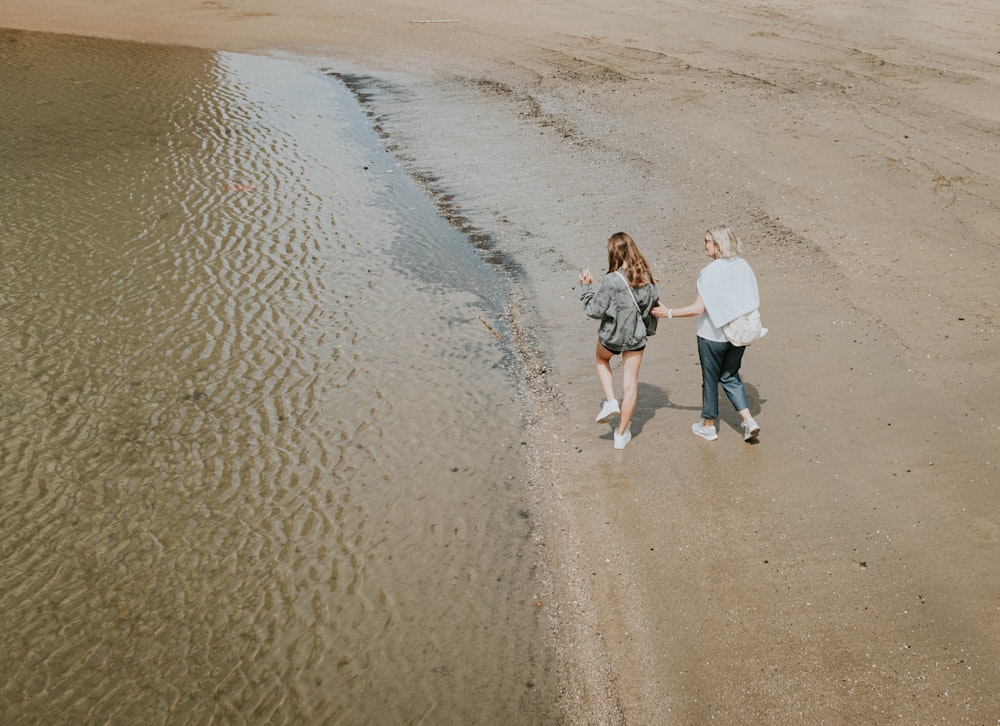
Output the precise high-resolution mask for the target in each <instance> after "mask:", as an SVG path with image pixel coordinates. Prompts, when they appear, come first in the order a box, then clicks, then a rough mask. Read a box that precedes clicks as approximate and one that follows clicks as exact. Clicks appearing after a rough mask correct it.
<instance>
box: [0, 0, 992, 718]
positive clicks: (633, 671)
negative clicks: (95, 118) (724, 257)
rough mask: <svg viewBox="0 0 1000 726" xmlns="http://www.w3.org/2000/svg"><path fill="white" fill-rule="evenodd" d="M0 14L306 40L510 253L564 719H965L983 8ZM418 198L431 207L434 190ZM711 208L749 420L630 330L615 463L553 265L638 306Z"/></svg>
mask: <svg viewBox="0 0 1000 726" xmlns="http://www.w3.org/2000/svg"><path fill="white" fill-rule="evenodd" d="M0 26H3V27H13V28H24V29H31V30H47V31H58V32H70V33H79V34H86V35H94V36H102V37H112V38H122V39H134V40H146V41H154V42H168V43H180V44H187V45H198V46H205V47H213V48H220V49H228V50H236V51H246V52H259V53H271V54H295V55H298V56H303V57H308V58H314V59H316V62H317V64H322V65H324V67H329V68H332V69H336V70H343V71H345V72H358V71H364V70H366V69H367V71H370V72H371V73H372V74H374V75H377V76H380V77H383V78H386V79H395V80H398V81H399V82H400V84H401V86H402V87H404V88H406V89H407V95H406V96H405V98H406V100H405V101H403V102H400V101H399V99H396V101H395V102H394V103H393V104H388V103H386V104H383V105H380V102H379V100H378V99H374V100H373V101H372V104H373V110H374V111H373V112H374V113H376V114H377V115H378V121H379V125H380V127H381V128H382V129H383V130H384V131H385V132H386V133H388V134H389V135H390V138H391V139H392V142H393V144H395V145H396V146H397V148H398V150H400V151H401V153H403V156H404V159H405V161H406V163H407V164H408V165H409V166H410V168H411V169H413V171H414V172H415V173H416V174H418V175H422V176H423V178H425V179H427V180H428V182H429V186H430V187H431V188H432V189H433V190H434V191H436V192H437V193H438V194H440V195H445V194H449V195H454V197H453V198H452V199H451V204H452V205H454V206H453V208H454V209H455V210H456V211H457V212H460V213H461V215H462V217H463V219H462V223H463V224H465V225H468V226H469V227H470V228H473V229H475V230H478V231H480V232H482V233H483V234H485V235H488V236H489V237H490V238H491V239H492V240H494V241H495V243H496V244H497V246H498V247H499V248H500V249H502V250H503V251H504V252H506V253H508V254H510V255H512V256H513V257H514V258H515V259H516V260H517V261H518V262H519V263H520V264H521V265H523V266H524V268H525V269H526V279H525V280H524V286H523V288H522V289H523V290H525V291H527V292H526V297H525V299H524V300H522V303H523V305H522V306H521V308H520V312H519V313H518V317H517V318H516V319H515V320H514V322H515V323H516V328H517V330H518V335H519V343H520V344H521V346H522V347H523V349H524V351H525V354H526V364H527V373H528V379H529V381H530V383H531V394H532V401H533V406H534V407H535V408H536V412H535V413H536V416H537V424H536V425H534V426H533V427H532V431H531V432H530V433H531V436H532V440H533V442H534V443H535V444H536V446H535V448H534V450H535V451H536V456H537V462H536V463H537V465H538V467H539V472H540V474H539V480H538V482H537V486H536V488H535V495H536V497H537V501H536V502H535V505H536V511H537V516H538V518H539V520H540V522H541V526H542V531H543V533H544V534H543V536H542V537H541V538H540V542H539V544H540V546H541V547H542V548H543V551H544V552H545V553H546V560H547V564H548V574H549V587H550V592H548V593H547V595H546V605H547V607H548V608H549V610H550V612H551V616H552V623H553V634H554V639H555V643H556V644H557V646H558V648H559V650H560V653H561V655H562V679H563V686H564V687H563V692H562V694H561V698H562V707H563V713H564V714H565V720H566V722H567V723H574V724H575V723H595V724H597V723H600V724H610V723H633V724H673V723H677V724H689V723H690V724H699V723H706V722H709V721H713V720H714V721H717V722H721V723H829V724H853V723H879V724H883V723H907V724H910V723H926V724H930V723H973V724H996V723H998V722H1000V578H998V577H997V563H998V562H1000V496H998V495H997V491H996V488H997V485H998V484H1000V474H998V463H1000V462H998V459H1000V446H998V444H1000V414H998V413H997V406H998V403H1000V385H998V383H997V375H998V373H1000V364H998V363H997V359H996V354H995V346H996V343H997V339H998V335H997V326H998V324H1000V319H998V316H1000V285H998V273H1000V266H998V261H1000V251H998V244H1000V239H998V233H997V230H998V229H1000V208H998V206H1000V180H998V176H1000V40H998V37H1000V14H998V12H997V7H996V3H995V2H992V0H989V1H988V0H971V2H962V3H958V2H933V3H932V2H930V1H929V0H911V1H908V2H903V1H902V0H900V1H899V2H891V1H889V0H885V1H882V0H869V1H868V2H860V1H858V0H850V1H848V2H840V3H810V2H792V1H790V0H775V1H774V2H767V1H764V2H754V3H745V2H733V1H732V0H723V1H722V2H712V3H708V2H699V1H698V0H661V1H658V2H654V1H653V0H638V1H637V2H626V3H599V2H579V1H577V2H568V0H541V1H532V2H528V1H527V0H512V1H511V2H507V3H491V2H480V1H470V0H465V2H446V1H445V0H439V1H437V2H433V1H428V2H409V3H386V2H382V1H381V0H364V1H363V2H362V1H361V0H343V1H342V2H338V3H336V4H332V3H328V2H323V1H322V0H283V1H282V2H276V1H275V0H246V1H245V2H239V3H232V4H230V3H227V2H224V1H220V2H208V1H206V2H188V1H185V0H161V1H159V2H153V0H132V1H131V2H128V3H125V2H121V1H112V0H89V1H88V0H75V1H74V0H61V1H60V0H5V2H4V4H3V7H2V9H0ZM442 199H444V197H443V196H442ZM723 219H726V220H729V221H731V222H732V223H733V224H734V225H735V226H736V228H737V230H738V231H739V232H740V234H741V236H742V237H743V238H744V240H745V242H746V244H747V248H748V250H747V255H746V256H747V257H748V259H749V260H750V261H751V263H752V264H753V266H754V268H755V270H756V271H757V274H758V279H759V281H760V284H761V288H762V296H763V308H762V313H763V316H764V320H765V324H766V325H768V327H770V329H771V334H770V335H769V336H768V337H767V338H766V339H765V340H764V341H762V343H761V344H760V345H758V346H755V347H754V348H752V349H751V350H750V351H749V352H748V354H747V356H746V359H745V364H744V377H745V379H746V381H747V384H748V393H749V394H750V396H751V408H752V410H753V411H754V413H755V415H756V417H757V419H758V421H759V422H760V423H761V425H762V427H763V432H762V435H761V437H760V442H759V443H758V444H755V445H747V444H745V443H744V442H743V441H742V439H741V437H740V436H739V434H738V432H737V421H738V418H737V417H736V416H735V414H734V413H733V412H732V411H731V407H729V405H728V402H726V401H725V400H723V401H722V411H723V421H722V425H721V432H720V438H719V440H718V441H716V442H713V443H708V442H705V441H702V440H700V439H696V438H695V437H693V436H692V435H691V434H690V431H689V425H690V423H691V422H692V421H694V420H695V419H696V418H697V416H698V412H699V410H700V374H699V370H698V366H697V358H696V355H695V336H694V325H693V323H692V322H691V321H690V320H675V321H669V322H668V321H663V322H662V323H661V326H660V333H659V334H658V335H657V337H656V338H654V339H653V340H652V342H651V344H650V346H649V349H648V353H647V356H646V359H645V361H644V363H643V369H642V375H641V380H642V384H641V387H640V404H639V411H638V412H637V415H636V419H635V422H634V424H633V432H634V434H635V438H634V440H633V442H632V443H631V444H630V445H629V447H628V448H627V449H625V450H624V451H614V450H613V449H612V446H611V439H610V432H609V430H608V429H607V427H602V426H599V425H595V424H593V423H592V416H593V415H594V413H595V412H596V410H597V407H598V401H599V398H600V389H599V387H598V384H597V380H596V376H595V374H594V371H593V361H592V350H593V341H594V335H595V331H596V326H595V324H594V323H593V321H589V320H586V319H585V318H583V316H582V312H581V308H580V304H579V301H578V298H577V296H578V291H577V290H576V289H575V287H574V286H575V283H576V276H577V270H578V268H580V267H583V266H589V267H591V268H592V269H602V265H603V263H604V261H605V260H604V254H603V241H604V240H605V239H606V238H607V236H608V235H609V234H610V233H612V232H614V231H617V230H618V229H624V230H626V231H629V232H631V233H633V235H634V236H635V237H636V239H637V240H638V241H639V243H640V245H641V246H642V247H643V249H644V250H645V251H646V252H647V255H648V257H649V259H650V261H651V262H652V263H653V265H654V267H655V269H656V271H657V273H658V275H659V277H660V278H661V290H662V291H663V292H664V298H665V299H666V300H667V302H668V303H669V304H672V305H675V306H676V305H682V304H686V303H688V302H690V300H691V299H692V298H693V294H694V283H693V281H694V277H695V275H696V274H697V271H698V269H699V268H700V267H701V266H702V264H703V263H704V261H705V260H704V259H703V258H702V257H701V244H700V240H701V234H702V231H703V229H704V228H705V227H707V226H708V225H710V224H712V223H715V222H717V221H720V220H723Z"/></svg>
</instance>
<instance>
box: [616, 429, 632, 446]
mask: <svg viewBox="0 0 1000 726" xmlns="http://www.w3.org/2000/svg"><path fill="white" fill-rule="evenodd" d="M631 440H632V430H631V429H625V433H623V434H621V435H620V436H619V434H618V432H617V431H615V448H616V449H624V448H625V447H626V446H628V442H629V441H631Z"/></svg>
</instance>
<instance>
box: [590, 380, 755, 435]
mask: <svg viewBox="0 0 1000 726" xmlns="http://www.w3.org/2000/svg"><path fill="white" fill-rule="evenodd" d="M743 388H744V389H745V390H746V393H747V403H748V404H749V405H750V415H751V416H757V415H758V414H759V413H760V410H761V405H762V404H764V403H766V402H767V401H766V400H764V399H762V398H761V397H760V394H759V392H758V391H757V389H756V388H755V387H754V386H752V385H751V384H749V383H747V382H746V381H744V382H743ZM661 408H673V409H676V410H678V411H696V412H697V414H701V389H700V388H698V389H697V390H696V391H695V404H694V405H690V406H684V405H681V404H679V403H675V402H674V401H672V400H671V398H670V393H669V391H668V390H667V389H665V388H661V387H660V386H654V385H653V384H652V383H643V382H641V381H640V382H639V400H638V401H637V402H636V406H635V413H633V414H632V435H633V436H636V435H637V434H640V433H642V429H643V427H644V426H645V425H646V423H647V422H649V421H651V420H652V419H653V418H654V417H655V416H656V412H657V411H658V410H660V409H661ZM696 417H697V416H696ZM699 420H700V419H699ZM693 422H694V419H692V423H693ZM723 422H724V423H725V424H726V425H728V426H730V427H731V428H732V429H733V430H734V431H737V432H738V433H739V434H740V435H742V434H743V429H742V428H740V424H741V423H742V422H743V419H741V418H740V415H739V414H738V413H737V412H736V411H735V410H734V409H733V407H732V404H730V403H729V399H728V398H726V394H725V392H724V391H723V390H722V389H721V388H720V389H719V421H718V424H719V425H721V424H722V423H723ZM613 431H614V427H612V430H611V431H609V432H608V433H607V434H605V435H603V436H601V438H602V439H611V438H613V436H612V433H613Z"/></svg>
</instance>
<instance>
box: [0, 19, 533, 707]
mask: <svg viewBox="0 0 1000 726" xmlns="http://www.w3.org/2000/svg"><path fill="white" fill-rule="evenodd" d="M0 48H2V49H3V51H2V55H0V74H2V76H0V77H2V78H3V79H4V81H3V85H4V88H5V96H6V98H5V103H4V109H3V110H0V148H2V152H3V158H4V159H5V160H7V161H6V162H5V163H7V166H8V168H6V169H4V170H2V171H0V175H2V176H0V198H2V200H3V201H2V202H0V204H2V212H3V214H2V216H3V228H2V231H0V234H2V237H0V245H2V253H3V254H2V255H0V271H2V286H0V346H2V353H3V355H2V357H0V375H2V376H3V379H4V382H5V383H4V389H3V398H2V407H0V416H2V419H0V491H2V494H3V502H4V506H3V507H2V508H0V564H2V567H0V614H2V616H3V620H4V624H5V625H4V632H3V634H2V635H0V654H2V658H0V722H3V723H156V724H168V723H169V724H177V723H254V724H256V723H324V724H326V723H352V724H353V723H415V722H427V723H476V722H482V723H486V722H492V723H495V722H511V723H544V722H545V721H547V720H548V719H549V718H550V710H549V707H548V706H546V703H547V702H551V701H552V700H553V696H552V694H551V693H550V692H546V687H547V686H548V685H549V684H550V681H549V680H548V679H549V676H548V675H547V674H548V673H549V672H550V671H551V662H550V661H549V656H548V655H547V651H545V650H544V648H543V647H542V646H541V645H540V640H541V639H540V638H539V637H538V636H539V633H540V632H541V627H542V625H541V623H540V620H539V615H538V613H536V612H534V610H535V608H534V602H533V597H532V594H531V587H532V583H531V575H530V571H529V570H530V562H529V560H530V557H529V556H528V555H529V552H528V547H529V545H528V543H529V541H530V527H531V525H530V520H529V516H528V514H527V512H525V511H524V510H523V509H522V508H520V507H521V506H523V505H522V504H519V502H520V501H521V500H522V499H523V497H521V495H520V494H519V493H518V491H517V488H518V486H519V485H520V484H521V483H522V482H521V480H519V479H518V474H517V472H518V471H519V469H518V467H519V466H520V463H519V462H520V459H519V454H518V450H519V445H520V440H519V435H518V429H519V410H518V407H517V405H516V402H515V401H514V396H513V394H512V393H511V389H510V387H509V381H508V379H507V374H506V373H505V372H504V354H503V352H502V351H501V350H500V349H499V348H498V347H497V346H496V344H495V341H494V339H493V338H492V336H490V335H487V334H485V332H484V329H483V327H482V326H481V324H480V323H479V322H478V316H479V315H482V314H490V312H491V311H492V312H495V311H496V309H497V308H498V306H499V305H500V304H501V302H502V300H501V298H502V294H501V292H500V291H499V290H498V288H497V286H496V284H495V283H494V282H493V281H492V278H491V277H490V276H489V274H488V271H487V270H485V269H484V267H483V265H482V263H481V262H480V261H479V260H478V258H477V257H476V255H475V253H474V252H472V251H471V250H470V249H469V247H468V245H466V244H464V243H463V241H462V240H460V239H455V238H453V237H451V236H450V235H455V233H454V232H453V230H450V228H448V227H447V225H445V224H444V223H443V222H441V220H439V219H437V218H436V217H435V216H434V215H433V213H432V210H430V208H429V207H428V206H427V202H426V200H424V199H422V198H421V197H420V195H419V193H418V192H416V190H414V189H413V188H412V185H411V184H409V181H408V180H407V179H405V177H404V176H403V175H402V174H401V173H400V172H399V170H398V168H396V167H395V166H394V165H393V164H392V162H391V160H390V159H388V158H387V157H385V156H384V155H383V154H382V153H381V151H380V150H377V149H376V148H375V147H373V146H372V145H371V143H370V141H368V140H367V139H368V137H367V136H365V134H367V129H366V128H365V127H364V122H363V117H362V116H361V114H360V112H359V111H357V110H356V109H354V108H351V107H349V103H348V100H349V99H348V97H347V94H346V92H345V91H344V89H342V88H340V87H339V86H338V85H337V83H336V82H335V81H334V80H333V79H331V78H329V77H327V76H323V75H322V74H319V73H312V72H309V71H307V70H305V69H303V68H302V67H301V66H298V65H296V64H293V63H286V62H282V61H275V60H268V59H260V58H247V57H244V56H235V55H227V54H212V53H204V52H201V51H193V50H189V49H177V48H156V47H153V48H151V47H148V46H142V45H131V44H122V43H108V42H98V41H92V40H86V39H67V38H58V37H47V36H40V35H34V34H25V33H10V32H0ZM444 261H446V262H444ZM497 324H498V325H499V323H497ZM449 388H450V390H449ZM446 392H447V394H446ZM446 395H447V400H446ZM486 412H488V413H489V417H488V418H487V416H486ZM484 656H485V657H484Z"/></svg>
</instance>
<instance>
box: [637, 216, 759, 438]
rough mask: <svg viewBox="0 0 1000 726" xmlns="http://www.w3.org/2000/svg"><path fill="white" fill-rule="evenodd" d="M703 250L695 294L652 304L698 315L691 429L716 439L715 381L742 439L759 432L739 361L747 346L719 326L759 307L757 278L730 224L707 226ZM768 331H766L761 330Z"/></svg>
mask: <svg viewBox="0 0 1000 726" xmlns="http://www.w3.org/2000/svg"><path fill="white" fill-rule="evenodd" d="M704 245H705V255H706V256H707V257H710V258H711V259H712V262H710V263H709V264H708V265H706V266H705V267H704V268H703V269H702V271H701V273H700V274H699V275H698V295H697V297H695V300H694V302H693V303H691V304H690V305H688V306H686V307H682V308H666V307H663V305H659V306H657V307H656V308H654V309H653V311H652V312H653V315H655V316H656V317H658V318H686V317H691V316H694V315H697V316H699V317H698V359H699V360H700V361H701V400H702V404H701V405H702V411H701V421H699V422H697V423H695V424H692V426H691V431H692V432H694V434H695V435H696V436H700V437H701V438H703V439H707V440H708V441H715V440H716V439H717V438H719V434H718V430H717V428H716V425H715V422H716V421H717V420H718V418H719V385H720V384H721V385H722V389H723V390H724V391H725V392H726V396H727V397H728V398H729V401H730V402H731V403H732V404H733V407H734V408H736V410H737V411H738V412H739V414H740V417H741V418H742V419H743V422H742V423H741V424H740V426H741V428H742V429H743V440H744V441H750V440H751V439H754V438H756V437H757V435H758V434H760V426H759V425H758V424H757V422H756V421H755V420H754V419H753V416H751V415H750V408H749V405H748V403H747V394H746V390H745V389H744V387H743V380H742V379H741V378H740V366H741V365H742V363H743V353H744V352H745V351H746V346H742V345H733V344H732V343H730V342H729V340H728V339H727V338H726V335H725V333H724V332H723V330H722V326H724V325H725V324H726V323H728V322H730V321H732V320H735V319H736V318H738V317H740V316H741V315H744V314H746V313H748V312H750V311H752V310H756V309H757V308H758V307H760V293H759V292H758V289H757V278H756V277H755V276H754V274H753V270H752V269H751V268H750V265H749V264H748V263H747V261H746V260H744V259H743V258H742V257H741V256H740V255H741V254H742V252H743V244H742V242H740V238H739V237H737V236H736V232H734V231H733V228H732V227H730V226H729V225H728V224H719V225H716V226H714V227H710V228H709V229H708V230H706V231H705V240H704ZM765 332H766V331H765Z"/></svg>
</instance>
